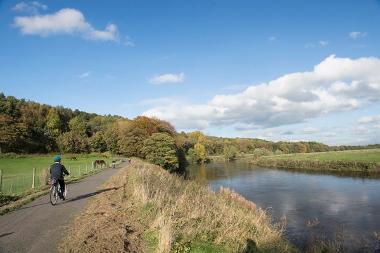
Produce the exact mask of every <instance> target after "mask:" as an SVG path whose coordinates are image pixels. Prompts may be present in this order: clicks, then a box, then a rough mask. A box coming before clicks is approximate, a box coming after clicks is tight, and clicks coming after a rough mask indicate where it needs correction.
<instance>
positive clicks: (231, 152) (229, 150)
mask: <svg viewBox="0 0 380 253" xmlns="http://www.w3.org/2000/svg"><path fill="white" fill-rule="evenodd" d="M237 154H238V149H237V148H236V147H235V146H232V145H227V146H225V147H224V149H223V156H224V159H226V160H227V161H229V160H234V159H236V156H237Z"/></svg>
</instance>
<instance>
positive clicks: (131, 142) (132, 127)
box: [118, 122, 149, 158]
mask: <svg viewBox="0 0 380 253" xmlns="http://www.w3.org/2000/svg"><path fill="white" fill-rule="evenodd" d="M148 137H149V135H148V132H147V131H146V130H145V129H144V128H141V127H140V126H139V125H138V124H134V123H133V122H132V123H131V124H129V126H128V127H127V128H126V129H125V130H124V131H123V132H122V133H121V137H120V139H119V141H118V144H119V152H120V153H122V154H124V155H126V156H136V157H141V158H144V153H143V152H142V148H143V146H144V141H145V140H146V139H147V138H148Z"/></svg>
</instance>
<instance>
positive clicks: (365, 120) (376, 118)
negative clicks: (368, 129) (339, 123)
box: [359, 114, 380, 124]
mask: <svg viewBox="0 0 380 253" xmlns="http://www.w3.org/2000/svg"><path fill="white" fill-rule="evenodd" d="M359 123H361V124H371V123H380V114H378V115H372V116H365V117H362V118H360V119H359Z"/></svg>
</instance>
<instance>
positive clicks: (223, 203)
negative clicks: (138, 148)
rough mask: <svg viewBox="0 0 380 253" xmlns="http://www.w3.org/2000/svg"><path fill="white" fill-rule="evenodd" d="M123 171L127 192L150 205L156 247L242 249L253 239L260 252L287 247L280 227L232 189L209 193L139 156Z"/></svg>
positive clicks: (196, 184)
mask: <svg viewBox="0 0 380 253" xmlns="http://www.w3.org/2000/svg"><path fill="white" fill-rule="evenodd" d="M127 175H128V176H127V180H128V183H127V184H128V185H129V186H131V187H132V189H133V197H134V198H135V199H136V200H137V201H138V202H140V203H141V204H142V205H143V206H149V207H150V208H149V214H148V215H147V218H148V219H149V220H150V223H151V227H150V229H154V230H156V231H158V234H159V237H158V246H157V252H171V251H172V250H173V245H174V242H177V243H178V241H179V240H183V241H198V242H204V243H212V244H216V245H222V246H223V247H225V248H227V249H228V250H229V251H230V250H231V251H233V252H244V250H245V249H246V248H247V246H248V245H247V242H251V243H250V244H251V245H249V246H250V247H252V242H254V245H255V250H257V251H260V252H290V251H293V249H292V248H291V247H290V246H289V245H288V244H287V242H286V241H285V240H284V239H283V237H282V227H281V226H279V225H273V224H272V223H271V220H270V218H269V216H268V215H267V214H266V213H265V211H263V210H262V209H260V208H257V207H256V206H255V204H254V203H252V202H250V201H248V200H246V199H244V198H243V197H242V196H241V195H239V194H237V193H235V192H233V191H232V190H229V189H226V188H222V189H221V191H220V192H218V193H214V192H212V191H210V190H209V189H208V188H207V187H205V186H202V185H199V184H198V183H196V182H194V181H186V180H183V179H182V178H180V177H177V176H175V175H172V174H169V173H168V172H167V171H165V170H163V169H161V168H159V167H157V166H154V165H149V164H146V163H143V162H141V161H135V166H134V167H133V168H131V169H129V171H128V172H127ZM251 252H252V250H251Z"/></svg>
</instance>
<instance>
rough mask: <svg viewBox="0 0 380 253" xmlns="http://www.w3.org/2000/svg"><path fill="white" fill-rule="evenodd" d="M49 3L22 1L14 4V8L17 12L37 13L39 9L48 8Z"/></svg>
mask: <svg viewBox="0 0 380 253" xmlns="http://www.w3.org/2000/svg"><path fill="white" fill-rule="evenodd" d="M47 8H48V7H47V5H45V4H42V3H40V2H38V1H32V2H28V3H26V2H20V3H18V4H16V5H15V6H13V8H12V10H13V11H17V12H27V13H32V14H36V13H38V12H39V10H47Z"/></svg>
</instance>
